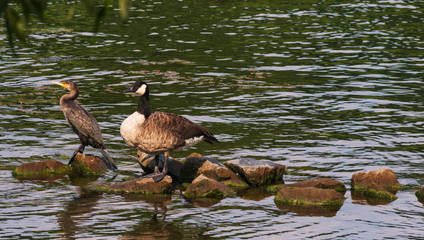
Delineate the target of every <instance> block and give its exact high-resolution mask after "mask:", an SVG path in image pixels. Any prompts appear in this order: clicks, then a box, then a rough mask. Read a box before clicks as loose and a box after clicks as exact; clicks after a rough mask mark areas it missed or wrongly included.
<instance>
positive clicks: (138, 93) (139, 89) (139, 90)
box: [135, 84, 147, 96]
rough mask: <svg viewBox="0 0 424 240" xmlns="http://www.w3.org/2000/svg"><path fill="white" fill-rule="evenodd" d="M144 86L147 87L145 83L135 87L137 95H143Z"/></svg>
mask: <svg viewBox="0 0 424 240" xmlns="http://www.w3.org/2000/svg"><path fill="white" fill-rule="evenodd" d="M146 88H147V85H146V84H143V85H142V86H141V87H139V88H138V89H137V91H136V92H135V93H136V94H137V95H140V96H141V95H143V94H144V93H145V92H146Z"/></svg>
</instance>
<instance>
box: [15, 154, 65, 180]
mask: <svg viewBox="0 0 424 240" xmlns="http://www.w3.org/2000/svg"><path fill="white" fill-rule="evenodd" d="M70 171H71V167H69V166H68V165H65V164H63V163H61V162H59V161H56V160H53V159H50V160H47V161H42V162H31V163H24V164H22V165H20V166H18V167H16V168H15V169H14V170H13V171H12V176H13V177H15V178H17V179H20V180H54V179H58V178H62V177H63V176H64V175H67V174H69V173H70Z"/></svg>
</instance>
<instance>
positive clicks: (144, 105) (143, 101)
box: [137, 95, 152, 118]
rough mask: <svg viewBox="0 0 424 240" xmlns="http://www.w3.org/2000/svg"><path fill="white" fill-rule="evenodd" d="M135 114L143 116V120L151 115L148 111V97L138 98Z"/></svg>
mask: <svg viewBox="0 0 424 240" xmlns="http://www.w3.org/2000/svg"><path fill="white" fill-rule="evenodd" d="M137 112H139V113H141V114H143V115H144V117H145V118H147V117H149V116H150V114H151V113H152V112H151V110H150V101H149V96H148V95H143V96H141V97H140V100H139V101H138V108H137Z"/></svg>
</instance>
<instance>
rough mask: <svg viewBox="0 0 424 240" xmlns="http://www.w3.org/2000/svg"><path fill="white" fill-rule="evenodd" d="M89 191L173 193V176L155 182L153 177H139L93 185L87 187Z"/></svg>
mask: <svg viewBox="0 0 424 240" xmlns="http://www.w3.org/2000/svg"><path fill="white" fill-rule="evenodd" d="M85 190H86V191H88V192H95V193H113V194H141V195H156V194H159V195H160V194H172V192H173V186H172V178H171V177H170V176H165V177H164V178H163V179H162V180H161V181H159V182H154V181H153V179H151V178H139V179H135V180H131V181H126V182H121V183H115V184H110V185H106V184H105V185H101V184H96V185H91V186H88V187H86V188H85Z"/></svg>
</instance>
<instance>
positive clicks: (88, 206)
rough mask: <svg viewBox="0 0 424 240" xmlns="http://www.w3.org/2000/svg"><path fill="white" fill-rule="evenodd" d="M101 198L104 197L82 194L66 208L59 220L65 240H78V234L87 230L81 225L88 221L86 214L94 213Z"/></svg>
mask: <svg viewBox="0 0 424 240" xmlns="http://www.w3.org/2000/svg"><path fill="white" fill-rule="evenodd" d="M101 198H102V195H97V194H81V195H80V196H79V197H77V198H75V199H74V200H72V201H70V202H69V203H68V205H67V206H65V210H64V211H63V212H62V213H60V214H59V216H58V220H57V222H58V224H59V226H60V227H61V228H62V230H63V237H64V238H65V239H76V237H75V235H76V233H78V232H80V231H82V230H84V229H85V228H86V227H85V226H84V224H81V223H83V222H85V221H88V219H87V218H88V217H87V216H86V214H88V213H91V212H93V211H94V208H95V206H96V205H97V203H98V201H99V200H100V199H101Z"/></svg>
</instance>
